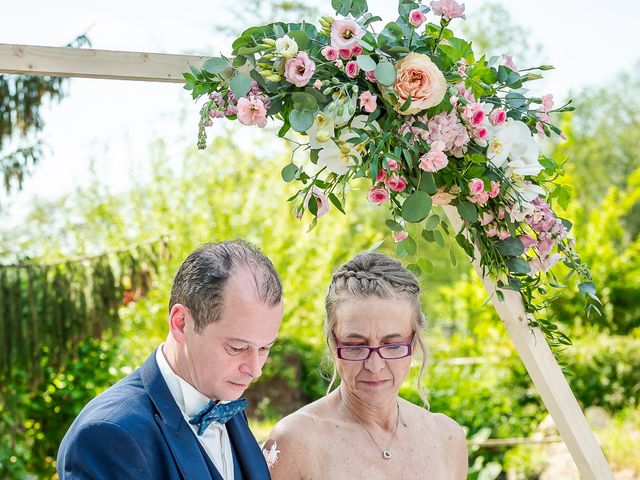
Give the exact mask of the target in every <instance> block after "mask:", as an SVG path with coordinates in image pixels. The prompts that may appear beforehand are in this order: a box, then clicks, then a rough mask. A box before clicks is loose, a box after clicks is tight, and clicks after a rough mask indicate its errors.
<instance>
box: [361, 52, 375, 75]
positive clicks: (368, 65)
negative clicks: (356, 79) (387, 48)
mask: <svg viewBox="0 0 640 480" xmlns="http://www.w3.org/2000/svg"><path fill="white" fill-rule="evenodd" d="M356 61H357V62H358V65H360V68H361V69H362V70H364V71H365V72H370V71H371V70H374V69H375V68H376V62H375V60H374V59H373V58H371V57H370V56H369V55H358V56H357V57H356Z"/></svg>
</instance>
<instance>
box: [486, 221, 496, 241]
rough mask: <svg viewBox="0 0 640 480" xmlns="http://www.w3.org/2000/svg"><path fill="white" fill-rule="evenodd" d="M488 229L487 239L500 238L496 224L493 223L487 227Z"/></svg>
mask: <svg viewBox="0 0 640 480" xmlns="http://www.w3.org/2000/svg"><path fill="white" fill-rule="evenodd" d="M487 227H488V228H485V231H486V232H487V237H489V238H492V237H497V236H498V226H497V225H496V224H495V223H491V224H489V225H487Z"/></svg>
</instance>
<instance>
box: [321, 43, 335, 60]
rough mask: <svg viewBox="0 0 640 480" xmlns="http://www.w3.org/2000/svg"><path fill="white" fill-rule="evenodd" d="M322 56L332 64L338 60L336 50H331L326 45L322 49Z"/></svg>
mask: <svg viewBox="0 0 640 480" xmlns="http://www.w3.org/2000/svg"><path fill="white" fill-rule="evenodd" d="M321 53H322V56H323V57H324V58H326V59H327V60H328V61H330V62H333V61H334V60H337V59H338V49H337V48H333V47H332V46H331V45H327V46H326V47H324V48H323V49H322V52H321Z"/></svg>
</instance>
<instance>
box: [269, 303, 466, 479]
mask: <svg viewBox="0 0 640 480" xmlns="http://www.w3.org/2000/svg"><path fill="white" fill-rule="evenodd" d="M337 318H338V322H337V325H336V329H335V332H334V333H335V334H336V337H337V338H338V341H339V343H344V342H345V341H348V342H349V343H353V344H364V345H371V346H375V345H381V344H383V343H384V344H387V343H394V342H395V343H403V342H406V341H408V340H409V339H410V338H411V333H412V330H411V307H410V305H409V303H408V301H407V300H405V299H380V298H377V297H368V298H366V299H362V300H355V299H354V300H350V301H348V302H345V303H344V304H342V305H340V307H339V308H338V312H337ZM332 354H333V357H334V362H335V364H336V368H337V371H338V373H339V375H340V377H341V379H342V382H341V385H340V387H338V388H337V389H336V390H334V391H332V392H331V393H329V394H328V395H326V396H325V397H323V398H321V399H320V400H317V401H316V402H313V403H311V404H309V405H307V406H305V407H303V408H302V409H300V410H298V411H297V412H295V413H293V414H291V415H289V416H287V417H285V418H284V419H282V420H281V421H280V422H279V423H278V424H277V425H276V427H275V428H274V431H273V432H272V433H271V436H270V440H269V441H270V442H271V441H275V442H277V446H278V449H279V450H280V454H279V458H278V461H277V462H276V464H275V465H274V466H273V468H272V469H271V475H272V478H273V479H274V480H295V479H305V480H316V479H317V480H320V479H332V480H342V479H344V480H353V479H359V478H366V479H370V480H376V479H380V480H383V479H384V480H388V479H402V480H413V479H415V480H449V479H450V480H462V479H465V478H466V475H467V449H466V441H465V436H464V431H463V430H462V429H461V428H460V426H459V425H458V424H457V423H456V422H455V421H453V420H452V419H450V418H448V417H447V416H445V415H442V414H437V413H431V412H428V411H427V410H425V409H424V408H421V407H418V406H416V405H413V404H411V403H410V402H407V401H405V400H403V399H401V398H399V397H398V390H399V388H400V386H401V385H402V382H403V381H404V379H405V378H406V376H407V373H408V372H409V369H410V367H411V357H406V358H402V359H395V360H385V359H382V358H380V357H379V356H378V354H377V353H372V354H371V356H370V357H369V358H368V359H367V360H363V361H358V362H349V361H344V360H340V359H338V358H337V356H336V352H335V351H333V352H332ZM398 407H399V410H400V417H399V418H400V421H399V422H398V423H397V425H398V426H397V431H396V419H397V418H398V417H397V415H396V412H397V409H398ZM354 416H357V418H358V421H359V422H360V423H358V421H356V419H355V418H354ZM361 424H362V425H361ZM365 428H366V430H365ZM367 430H368V432H369V433H367ZM394 431H395V434H394ZM369 434H370V435H371V436H370V435H369ZM371 437H373V438H374V439H375V442H374V440H372V438H371ZM383 448H388V449H389V451H390V452H391V458H390V459H383V457H382V449H383Z"/></svg>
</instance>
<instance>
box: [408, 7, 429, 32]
mask: <svg viewBox="0 0 640 480" xmlns="http://www.w3.org/2000/svg"><path fill="white" fill-rule="evenodd" d="M426 20H427V17H426V16H425V15H424V13H422V12H421V11H420V10H418V9H417V8H416V9H415V10H411V11H410V12H409V23H410V24H411V25H413V26H414V27H415V28H418V27H419V26H420V25H422V24H423V23H424V22H425V21H426Z"/></svg>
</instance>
